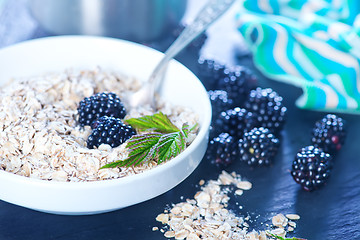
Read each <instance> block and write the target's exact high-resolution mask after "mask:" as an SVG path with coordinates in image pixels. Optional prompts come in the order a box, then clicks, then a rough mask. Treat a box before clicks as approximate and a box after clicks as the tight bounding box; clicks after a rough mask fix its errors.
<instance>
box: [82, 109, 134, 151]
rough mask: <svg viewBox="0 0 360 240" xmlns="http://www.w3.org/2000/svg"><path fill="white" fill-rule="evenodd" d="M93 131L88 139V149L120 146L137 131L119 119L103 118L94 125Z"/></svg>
mask: <svg viewBox="0 0 360 240" xmlns="http://www.w3.org/2000/svg"><path fill="white" fill-rule="evenodd" d="M92 127H93V130H92V133H91V134H90V136H89V137H88V139H87V147H88V148H90V149H92V148H94V147H99V146H100V145H101V144H109V145H110V146H111V147H112V148H114V147H117V146H119V145H120V144H122V143H124V142H125V141H126V140H128V139H129V138H131V136H133V135H135V134H136V132H135V130H134V129H133V128H132V127H131V126H129V125H126V124H125V123H123V122H122V121H121V119H119V118H114V117H108V116H102V117H100V118H99V119H98V120H96V121H95V122H94V123H93V124H92Z"/></svg>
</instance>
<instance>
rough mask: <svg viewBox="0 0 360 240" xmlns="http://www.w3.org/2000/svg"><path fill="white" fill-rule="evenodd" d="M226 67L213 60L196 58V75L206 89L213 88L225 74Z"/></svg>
mask: <svg viewBox="0 0 360 240" xmlns="http://www.w3.org/2000/svg"><path fill="white" fill-rule="evenodd" d="M225 71H227V70H226V67H225V65H223V64H220V63H218V62H216V61H215V60H211V59H206V58H203V57H200V58H199V59H198V65H197V72H198V74H197V75H198V77H199V78H200V80H201V82H202V83H203V84H204V86H205V88H206V89H207V90H215V89H216V87H217V82H218V81H219V80H220V79H222V78H224V77H225V76H226V74H225Z"/></svg>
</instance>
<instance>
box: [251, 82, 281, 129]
mask: <svg viewBox="0 0 360 240" xmlns="http://www.w3.org/2000/svg"><path fill="white" fill-rule="evenodd" d="M282 100H283V98H282V97H281V96H280V95H279V94H278V93H277V92H275V91H274V90H272V89H271V88H265V89H262V88H259V87H258V88H256V89H254V90H251V91H250V95H249V98H248V99H247V101H246V102H245V108H246V109H247V110H248V111H250V112H252V113H253V114H254V117H255V118H256V120H257V122H258V124H259V125H258V126H259V127H264V128H268V129H269V130H270V131H272V132H273V133H274V134H275V135H278V134H279V132H280V131H281V130H282V128H283V126H284V123H285V116H286V111H287V108H286V107H285V106H283V103H282Z"/></svg>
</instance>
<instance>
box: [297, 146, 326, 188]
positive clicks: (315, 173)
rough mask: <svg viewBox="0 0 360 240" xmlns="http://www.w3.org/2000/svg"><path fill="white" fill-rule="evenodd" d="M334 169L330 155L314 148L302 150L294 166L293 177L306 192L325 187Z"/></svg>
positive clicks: (308, 147) (309, 147)
mask: <svg viewBox="0 0 360 240" xmlns="http://www.w3.org/2000/svg"><path fill="white" fill-rule="evenodd" d="M331 168H332V158H331V156H330V154H328V153H325V152H324V151H322V150H321V149H319V148H317V147H314V146H307V147H304V148H302V149H301V150H300V151H299V152H298V153H297V155H296V157H295V160H294V161H293V164H292V170H291V176H292V177H293V178H294V180H295V182H296V183H298V184H300V185H301V187H302V188H303V189H304V190H306V191H313V190H315V189H318V188H320V187H321V186H323V185H324V184H325V183H326V181H327V180H328V178H329V176H330V173H331Z"/></svg>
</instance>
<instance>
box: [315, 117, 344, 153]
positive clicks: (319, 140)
mask: <svg viewBox="0 0 360 240" xmlns="http://www.w3.org/2000/svg"><path fill="white" fill-rule="evenodd" d="M345 138H346V122H345V120H343V119H342V118H340V117H338V116H336V115H334V114H327V115H326V116H325V117H324V118H322V119H321V120H319V121H317V122H316V123H315V127H314V128H313V130H312V138H311V142H312V144H313V145H314V146H317V147H319V148H321V149H322V150H324V151H325V152H327V153H330V154H335V153H337V152H338V151H339V150H340V149H341V147H342V145H344V142H345Z"/></svg>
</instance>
